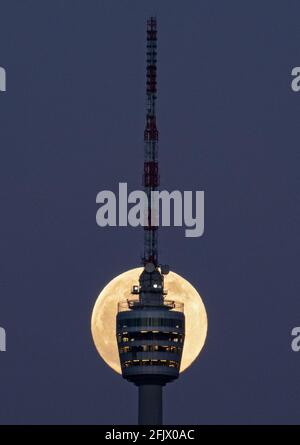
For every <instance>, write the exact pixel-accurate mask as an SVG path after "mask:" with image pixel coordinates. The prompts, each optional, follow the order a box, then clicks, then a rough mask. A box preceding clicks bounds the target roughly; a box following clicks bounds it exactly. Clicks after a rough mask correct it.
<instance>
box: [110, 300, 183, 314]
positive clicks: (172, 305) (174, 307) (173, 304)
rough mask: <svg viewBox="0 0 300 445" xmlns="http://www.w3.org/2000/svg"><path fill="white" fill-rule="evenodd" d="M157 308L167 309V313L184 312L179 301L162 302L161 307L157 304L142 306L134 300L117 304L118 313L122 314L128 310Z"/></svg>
mask: <svg viewBox="0 0 300 445" xmlns="http://www.w3.org/2000/svg"><path fill="white" fill-rule="evenodd" d="M145 307H147V308H154V307H155V308H157V307H162V308H164V309H167V310H169V311H177V312H183V311H184V304H183V303H181V302H179V301H174V300H164V301H163V304H162V305H158V304H147V305H146V306H145V304H142V303H141V302H140V301H139V300H138V299H136V300H124V301H120V302H119V303H118V312H124V311H128V310H134V309H142V308H145Z"/></svg>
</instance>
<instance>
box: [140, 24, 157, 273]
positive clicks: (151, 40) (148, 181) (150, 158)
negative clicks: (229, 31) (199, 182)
mask: <svg viewBox="0 0 300 445" xmlns="http://www.w3.org/2000/svg"><path fill="white" fill-rule="evenodd" d="M156 56H157V23H156V18H155V17H150V18H149V19H148V20H147V110H146V128H145V132H144V141H145V162H144V181H143V182H144V191H145V193H146V195H147V198H148V215H147V216H148V220H147V224H146V225H145V226H144V258H143V261H144V264H147V263H153V264H154V265H155V266H157V265H158V252H157V229H158V227H157V225H153V221H152V220H153V215H152V213H153V210H154V209H153V203H152V200H151V192H153V191H155V190H157V187H158V185H159V172H158V131H157V128H156V109H155V103H156V93H157V81H156V61H157V60H156Z"/></svg>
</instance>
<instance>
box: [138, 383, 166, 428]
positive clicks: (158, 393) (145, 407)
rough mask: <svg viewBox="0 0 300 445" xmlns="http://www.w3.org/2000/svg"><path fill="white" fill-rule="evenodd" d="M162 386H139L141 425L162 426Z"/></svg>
mask: <svg viewBox="0 0 300 445" xmlns="http://www.w3.org/2000/svg"><path fill="white" fill-rule="evenodd" d="M162 391H163V387H162V385H152V384H149V385H148V384H145V385H139V425H162V422H163V419H162Z"/></svg>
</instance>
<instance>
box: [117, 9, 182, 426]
mask: <svg viewBox="0 0 300 445" xmlns="http://www.w3.org/2000/svg"><path fill="white" fill-rule="evenodd" d="M156 55H157V23H156V18H155V17H150V18H149V19H148V21H147V110H146V128H145V132H144V142H145V162H144V176H143V183H144V190H145V193H146V194H147V197H148V215H147V218H148V219H147V223H146V225H145V227H144V257H143V265H144V269H143V271H142V273H141V275H140V277H139V284H138V285H135V286H133V288H132V291H131V293H132V295H133V296H134V298H132V299H130V300H127V301H126V302H121V303H119V305H118V314H117V320H116V323H117V325H116V332H117V342H118V350H119V356H120V364H121V369H122V375H123V377H124V378H125V379H126V380H128V381H130V382H133V383H134V384H135V385H137V386H138V391H139V424H140V425H161V424H162V390H163V386H164V385H165V384H166V383H168V382H171V381H172V380H175V379H177V378H178V377H179V369H180V363H181V357H182V350H183V344H184V336H185V317H184V312H183V304H182V303H178V302H176V303H175V302H174V301H170V300H166V299H165V296H166V294H167V291H166V290H165V289H164V275H166V274H167V273H168V272H169V267H168V266H163V265H160V264H159V263H158V254H157V230H158V226H157V225H154V223H153V219H152V213H153V211H155V209H154V208H153V205H152V204H153V203H152V202H151V192H152V191H155V190H157V187H158V185H159V171H158V156H157V155H158V131H157V127H156V109H155V106H156V93H157V85H156Z"/></svg>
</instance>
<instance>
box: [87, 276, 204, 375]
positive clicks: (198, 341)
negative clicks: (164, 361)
mask: <svg viewBox="0 0 300 445" xmlns="http://www.w3.org/2000/svg"><path fill="white" fill-rule="evenodd" d="M142 270H143V269H142V268H141V267H138V268H136V269H131V270H128V271H127V272H124V273H122V274H121V275H119V276H117V277H116V278H114V279H113V280H111V281H110V282H109V283H108V284H107V285H106V286H105V288H104V289H103V290H102V291H101V293H100V295H99V297H98V298H97V300H96V303H95V306H94V309H93V313H92V320H91V329H92V336H93V340H94V343H95V346H96V348H97V350H98V352H99V354H100V355H101V357H102V358H103V360H104V361H105V362H106V363H107V364H108V365H109V366H110V367H111V368H112V369H114V370H115V371H116V372H118V373H119V374H121V368H120V361H119V355H118V348H117V341H116V315H117V305H118V303H119V302H120V301H126V300H127V299H133V297H134V296H133V295H131V293H130V291H131V288H132V286H133V285H134V284H138V278H139V275H140V274H141V272H142ZM165 288H166V290H167V291H168V295H167V297H166V298H167V299H168V300H174V301H180V302H182V303H184V314H185V342H184V348H183V355H182V360H181V367H180V372H182V371H184V370H185V369H186V368H188V367H189V366H190V365H191V364H192V362H193V361H194V360H195V359H196V358H197V356H198V355H199V353H200V351H201V349H202V348H203V345H204V342H205V339H206V334H207V315H206V310H205V306H204V304H203V301H202V299H201V297H200V295H199V294H198V292H197V291H196V289H195V288H194V287H193V286H192V285H191V284H190V283H189V282H188V281H187V280H185V279H184V278H182V277H181V276H180V275H177V274H176V273H175V272H170V273H169V274H168V275H166V276H165Z"/></svg>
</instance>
